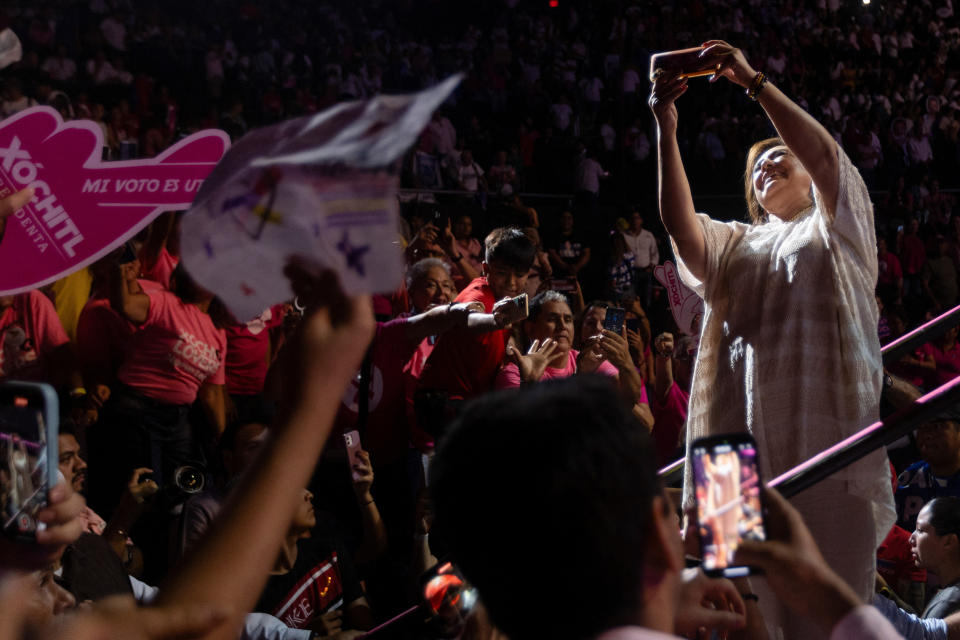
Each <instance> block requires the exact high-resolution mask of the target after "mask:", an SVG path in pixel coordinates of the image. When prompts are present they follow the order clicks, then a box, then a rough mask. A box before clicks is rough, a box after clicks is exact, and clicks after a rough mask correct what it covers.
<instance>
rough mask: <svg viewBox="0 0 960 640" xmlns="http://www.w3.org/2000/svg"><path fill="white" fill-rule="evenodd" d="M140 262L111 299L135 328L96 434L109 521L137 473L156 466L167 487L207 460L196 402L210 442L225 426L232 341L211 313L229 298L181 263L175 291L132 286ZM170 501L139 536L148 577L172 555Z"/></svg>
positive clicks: (96, 460) (100, 507) (94, 487)
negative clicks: (193, 413) (194, 416)
mask: <svg viewBox="0 0 960 640" xmlns="http://www.w3.org/2000/svg"><path fill="white" fill-rule="evenodd" d="M134 265H135V263H133V262H131V263H126V264H122V265H120V266H119V267H118V269H119V270H120V273H121V276H122V277H121V278H118V279H117V280H116V282H115V283H114V286H113V290H112V292H111V294H112V295H111V302H112V303H113V305H114V308H115V310H116V311H117V312H118V313H121V314H122V315H123V316H124V317H125V318H126V319H127V320H129V321H130V322H132V323H133V324H134V325H135V326H136V331H135V332H134V333H133V335H132V336H131V339H130V341H129V348H128V349H127V352H126V354H125V356H124V359H123V364H122V365H121V366H120V370H119V371H118V373H117V385H116V389H115V390H114V391H113V393H111V395H110V399H109V401H108V402H107V404H106V405H105V406H104V408H103V413H102V417H101V420H100V423H99V424H98V425H97V426H96V428H94V429H93V430H91V433H90V439H91V446H90V458H91V461H90V462H91V464H90V468H91V470H92V471H93V473H91V474H90V503H91V505H92V506H93V507H94V509H96V511H98V512H99V513H100V514H102V515H103V516H104V517H105V518H107V519H109V516H110V515H111V514H112V512H113V509H114V508H115V506H116V504H117V501H118V500H119V497H120V495H121V493H122V491H123V489H124V487H125V486H126V482H127V479H128V478H129V477H130V474H131V473H132V472H133V470H135V469H137V468H140V467H146V468H150V469H152V470H153V471H152V472H153V476H154V477H153V479H154V481H155V482H156V483H157V484H158V485H160V486H161V487H163V486H167V485H169V484H171V483H172V482H173V479H174V475H175V471H176V469H178V468H179V467H181V466H183V465H188V464H191V465H197V464H199V463H200V462H202V460H203V456H202V453H201V451H200V446H199V441H200V438H199V436H200V435H201V434H199V433H198V434H195V433H194V430H193V428H192V425H191V423H190V421H189V420H188V413H189V411H190V407H191V405H192V404H193V403H194V401H199V402H198V404H199V408H200V409H202V411H203V414H204V416H205V418H206V423H207V425H208V427H209V433H208V434H207V435H208V436H209V437H211V439H213V438H216V437H217V436H219V434H220V433H222V431H223V429H224V426H225V425H224V423H225V405H224V397H223V393H224V391H223V385H224V381H225V373H224V369H225V364H224V363H225V361H226V358H225V356H226V350H227V338H226V334H225V333H224V331H223V329H220V328H218V327H217V326H216V325H215V324H214V320H213V319H212V318H211V316H210V315H209V314H208V312H209V311H211V310H218V309H222V306H221V305H222V303H220V302H219V301H218V300H216V299H215V298H214V296H213V294H212V293H210V292H209V291H206V290H204V289H203V288H201V287H200V286H198V285H197V284H196V283H194V282H193V280H192V279H191V278H190V276H189V275H188V274H187V272H186V271H185V270H184V269H183V268H182V267H178V268H177V269H176V271H174V274H173V279H172V281H171V284H172V286H173V291H164V290H155V291H151V292H149V293H144V292H142V291H139V292H137V291H135V290H133V289H132V288H131V287H130V286H129V283H130V282H131V281H133V280H135V279H136V276H137V272H136V269H135V266H134ZM181 498H182V496H177V498H176V499H181ZM171 506H172V504H164V505H159V506H158V510H157V512H155V513H154V514H153V515H154V518H152V519H151V518H145V519H144V521H143V522H144V528H147V527H150V528H151V530H150V531H148V532H146V533H145V535H144V538H143V541H141V540H137V536H134V539H135V540H136V541H137V543H138V544H139V545H140V546H141V547H142V548H144V555H145V558H146V560H147V562H148V563H150V562H151V561H153V562H156V563H157V564H156V565H154V566H152V567H151V566H148V567H147V570H148V575H149V574H150V573H151V572H152V571H157V570H158V569H160V568H161V567H162V564H161V563H163V562H164V561H165V559H166V552H165V550H164V549H165V547H164V546H163V545H165V544H166V540H165V536H164V533H163V532H165V530H166V529H165V526H166V524H167V523H166V514H165V513H164V511H165V510H167V509H169V508H170V507H171ZM148 548H149V549H151V551H152V553H149V552H148V551H147V549H148ZM153 575H154V577H156V575H157V574H153Z"/></svg>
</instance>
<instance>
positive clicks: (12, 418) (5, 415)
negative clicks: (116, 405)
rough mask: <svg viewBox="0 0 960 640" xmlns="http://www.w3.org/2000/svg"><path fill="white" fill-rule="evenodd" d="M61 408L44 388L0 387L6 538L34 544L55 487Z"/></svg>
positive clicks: (1, 506) (1, 503)
mask: <svg viewBox="0 0 960 640" xmlns="http://www.w3.org/2000/svg"><path fill="white" fill-rule="evenodd" d="M58 418H59V409H58V402H57V394H56V392H55V391H54V390H53V387H51V386H50V385H48V384H39V383H30V382H5V383H3V384H0V510H2V518H3V520H2V524H3V533H4V535H6V536H9V537H12V538H16V539H21V540H33V539H34V538H35V537H36V534H37V531H42V530H43V529H44V528H45V525H44V524H43V523H42V522H40V521H39V520H37V513H38V512H39V511H40V510H41V509H43V508H44V507H46V506H47V494H48V493H49V491H50V487H52V486H53V485H55V484H56V483H57V473H58V467H57V462H58V460H59V453H58V452H57V432H58V430H59V429H58Z"/></svg>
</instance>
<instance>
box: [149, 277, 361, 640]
mask: <svg viewBox="0 0 960 640" xmlns="http://www.w3.org/2000/svg"><path fill="white" fill-rule="evenodd" d="M291 275H293V276H294V280H295V286H294V289H295V290H297V289H298V287H297V286H296V280H297V276H296V275H295V274H293V273H291ZM328 276H329V274H328ZM301 291H302V287H301ZM309 291H312V292H320V291H323V292H325V293H327V294H328V296H329V297H327V298H326V299H327V301H328V302H329V301H330V300H331V299H332V300H335V302H333V303H332V304H330V306H328V307H325V308H322V309H319V310H317V311H315V312H313V313H311V314H310V315H309V316H308V317H305V318H304V319H303V320H302V321H301V323H300V327H299V329H298V335H297V336H296V337H295V342H296V344H294V345H291V346H292V353H295V354H296V358H295V361H293V362H291V363H290V364H291V365H293V367H294V370H293V371H291V375H290V377H289V378H288V379H289V380H291V381H294V380H295V381H297V382H296V388H295V389H294V388H291V389H290V390H289V391H290V392H291V396H292V397H290V398H288V401H287V402H286V403H285V406H286V407H288V409H287V411H286V413H285V415H284V416H283V417H282V418H281V419H279V420H278V423H277V426H276V428H275V429H274V430H273V432H272V434H271V437H270V439H269V440H268V441H267V443H266V444H265V445H264V447H263V449H262V450H261V452H260V455H259V457H258V458H257V462H256V463H255V464H253V465H252V467H251V469H250V473H248V474H245V475H244V476H243V477H242V478H241V480H240V482H239V484H238V486H237V487H236V488H235V490H234V491H233V493H232V494H231V496H230V497H229V498H228V500H227V503H226V504H225V505H224V507H223V509H222V511H221V512H220V515H219V517H218V519H217V520H216V521H215V522H214V524H213V526H212V527H211V528H210V530H209V532H208V533H207V535H206V536H205V537H204V538H202V539H201V540H200V541H199V543H198V544H197V546H196V547H195V548H194V550H193V551H192V552H191V553H190V554H188V556H187V558H186V559H185V561H184V563H183V564H182V566H181V567H180V568H179V570H178V571H177V572H176V573H175V574H174V576H173V578H172V579H171V580H170V582H169V583H168V584H167V585H166V586H165V588H164V589H163V590H162V591H161V592H160V597H159V603H160V604H182V603H205V604H211V605H215V606H217V605H219V606H228V607H231V608H232V610H233V612H234V613H235V614H237V616H236V617H234V619H233V622H234V623H236V624H239V621H240V617H239V614H242V613H244V612H246V611H250V610H251V609H252V608H253V605H254V603H255V602H256V600H257V597H258V596H259V595H260V591H261V590H262V589H263V585H264V584H265V583H266V580H267V575H268V573H269V571H270V569H271V567H272V566H273V562H274V560H275V558H276V555H277V551H278V550H279V548H280V543H281V541H282V539H283V536H284V535H285V534H286V529H287V526H286V524H287V523H288V522H289V521H290V517H291V515H292V514H293V512H294V509H295V508H296V504H295V502H296V498H297V497H298V492H296V491H291V488H294V487H303V486H306V484H307V482H308V481H309V479H310V474H311V473H312V472H313V467H314V466H315V464H316V461H317V458H318V456H319V454H320V452H321V450H322V449H323V445H324V443H325V442H326V440H327V437H328V436H329V434H330V430H331V428H332V426H333V418H334V415H335V413H336V411H337V407H338V406H339V405H340V397H341V396H342V395H343V392H344V390H345V389H346V387H347V385H348V384H349V382H350V379H351V378H352V377H353V375H354V373H355V372H356V370H357V368H358V367H359V366H360V361H361V360H362V359H363V355H364V352H365V351H366V348H367V345H368V344H369V343H370V340H371V338H372V336H373V327H374V322H373V309H372V306H371V302H370V298H369V297H358V298H352V299H351V298H347V297H346V296H345V295H344V294H343V293H342V292H340V290H339V287H338V286H335V285H334V286H331V285H330V282H329V280H328V281H326V282H323V281H320V280H318V281H316V284H314V285H312V286H311V287H310V289H309ZM298 293H299V292H298ZM301 299H305V298H304V297H303V296H301ZM291 386H292V385H291ZM238 559H239V561H238ZM236 630H237V626H235V625H224V626H222V627H221V628H219V629H218V630H217V633H216V634H215V637H217V638H231V639H232V638H235V637H236ZM211 637H213V636H211Z"/></svg>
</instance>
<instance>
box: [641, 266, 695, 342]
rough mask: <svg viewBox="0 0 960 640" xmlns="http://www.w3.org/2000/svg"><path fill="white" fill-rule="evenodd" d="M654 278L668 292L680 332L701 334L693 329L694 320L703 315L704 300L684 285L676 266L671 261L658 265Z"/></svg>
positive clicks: (668, 298) (671, 308)
mask: <svg viewBox="0 0 960 640" xmlns="http://www.w3.org/2000/svg"><path fill="white" fill-rule="evenodd" d="M653 276H654V277H655V278H656V279H657V280H658V281H659V282H660V284H662V285H663V286H664V287H665V288H666V290H667V301H668V302H669V303H670V311H671V313H673V319H674V321H675V322H676V323H677V327H678V328H679V329H680V331H682V332H684V333H685V334H687V335H696V334H699V328H697V329H694V328H693V320H694V318H696V317H697V316H698V315H703V299H702V298H701V297H700V296H698V295H697V294H696V293H694V292H693V291H692V290H691V289H690V288H689V287H687V285H685V284H683V282H682V281H681V280H680V274H679V273H677V268H676V266H674V264H673V263H672V262H670V261H669V260H668V261H666V262H664V263H663V264H661V265H657V267H656V268H654V270H653Z"/></svg>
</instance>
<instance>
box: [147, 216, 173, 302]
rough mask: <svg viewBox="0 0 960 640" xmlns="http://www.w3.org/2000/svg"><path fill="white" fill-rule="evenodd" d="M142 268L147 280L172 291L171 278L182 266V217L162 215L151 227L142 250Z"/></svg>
mask: <svg viewBox="0 0 960 640" xmlns="http://www.w3.org/2000/svg"><path fill="white" fill-rule="evenodd" d="M139 257H140V263H141V264H140V266H141V269H142V272H141V273H142V275H143V277H144V279H146V280H153V281H154V282H159V283H160V285H161V286H163V288H164V289H168V290H169V289H170V277H171V276H172V275H173V271H174V270H175V269H176V268H177V265H178V264H180V216H179V215H178V214H177V213H174V212H172V211H171V212H169V213H164V214H161V215H160V217H158V218H157V219H156V220H154V221H153V223H151V225H150V233H149V235H148V236H147V241H146V242H145V243H144V244H143V247H141V249H140V256H139Z"/></svg>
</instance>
